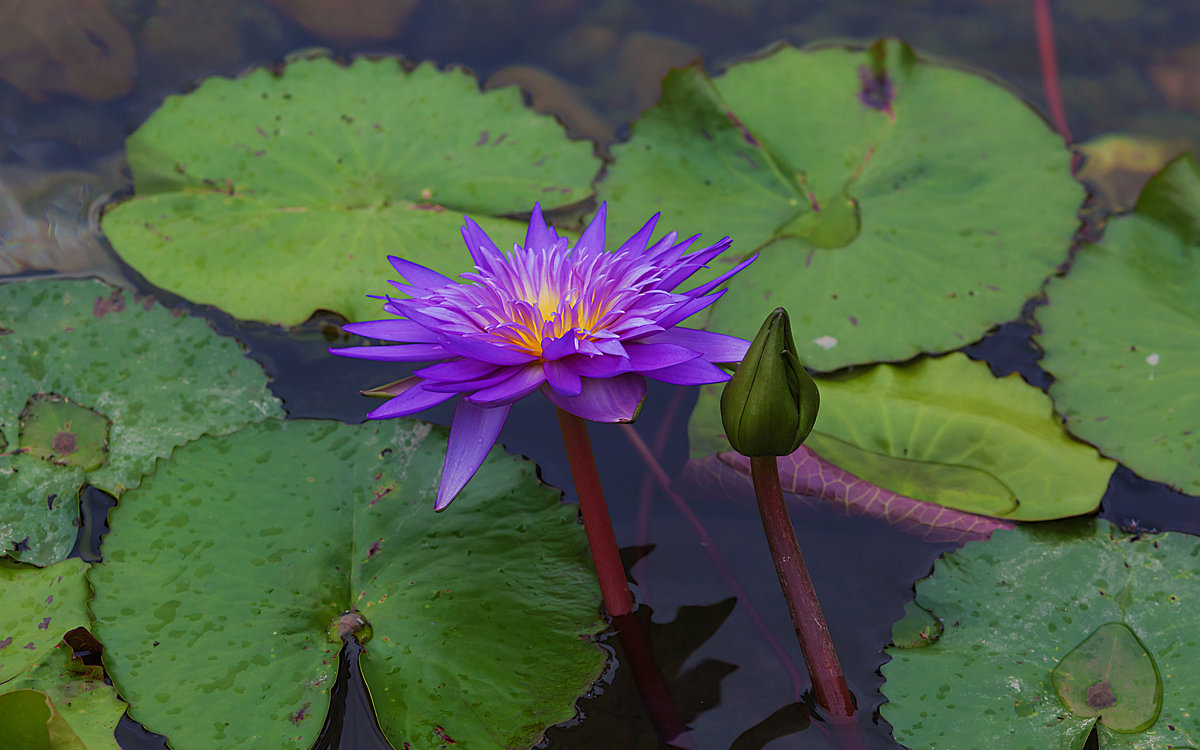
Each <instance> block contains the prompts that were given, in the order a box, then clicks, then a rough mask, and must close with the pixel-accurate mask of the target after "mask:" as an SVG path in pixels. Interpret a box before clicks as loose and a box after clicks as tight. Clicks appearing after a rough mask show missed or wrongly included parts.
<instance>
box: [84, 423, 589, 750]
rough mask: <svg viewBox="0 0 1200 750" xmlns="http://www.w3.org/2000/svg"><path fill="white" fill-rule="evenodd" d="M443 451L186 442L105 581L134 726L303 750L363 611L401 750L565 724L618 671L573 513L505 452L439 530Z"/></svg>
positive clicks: (351, 441) (312, 437)
mask: <svg viewBox="0 0 1200 750" xmlns="http://www.w3.org/2000/svg"><path fill="white" fill-rule="evenodd" d="M445 435H446V433H445V430H442V429H435V428H431V427H430V426H429V425H427V424H423V423H419V422H413V421H408V420H388V421H384V422H372V423H368V424H366V425H359V426H351V425H344V424H341V423H337V422H320V421H305V420H297V421H289V422H281V421H276V420H270V421H267V422H262V423H258V424H254V425H250V426H249V427H247V428H245V429H244V430H242V431H241V432H238V433H235V434H233V435H230V436H227V437H205V438H202V439H200V440H197V441H195V442H193V443H190V444H189V445H187V446H185V447H183V448H181V449H180V450H178V451H176V453H175V455H174V456H173V457H172V458H171V460H170V461H169V462H164V463H162V464H160V465H159V468H158V470H157V471H156V472H155V474H154V475H153V476H151V477H148V478H146V480H145V481H143V483H142V486H141V487H139V488H138V489H137V490H134V491H131V492H129V493H127V494H126V495H125V497H123V498H122V499H121V501H120V503H119V504H118V505H117V507H116V509H115V510H114V511H112V513H111V517H110V522H111V524H112V529H113V530H112V532H111V533H110V534H109V535H108V537H106V539H105V541H104V557H105V560H104V562H103V563H101V564H99V565H97V566H96V567H94V568H93V569H92V571H91V573H90V574H89V579H90V581H91V583H92V586H93V588H94V589H95V592H96V598H95V599H94V600H93V601H92V602H91V608H92V613H93V615H94V616H95V620H96V623H95V629H96V634H97V636H98V637H99V638H100V640H101V641H102V642H103V643H104V647H105V651H104V660H105V664H106V666H107V667H108V670H109V674H110V675H111V676H112V679H113V682H114V684H115V685H116V686H117V688H118V690H119V691H120V692H121V695H123V696H124V697H125V698H126V699H128V700H129V703H130V705H131V709H130V712H131V714H132V715H133V716H134V717H135V718H136V719H138V720H139V721H141V722H142V723H143V724H145V725H146V726H147V727H148V728H150V729H152V730H153V731H156V732H159V733H161V734H165V735H167V737H168V738H169V739H170V742H171V746H172V747H174V748H177V749H178V750H188V749H189V748H202V749H206V748H213V747H222V748H230V750H233V749H235V748H258V747H263V746H270V747H272V748H304V749H307V748H308V747H310V746H311V745H312V742H313V740H314V738H315V737H316V735H317V733H318V731H319V730H320V728H321V723H322V721H323V720H324V717H325V714H326V712H327V708H328V703H329V689H330V687H331V683H332V678H333V675H334V672H335V669H336V664H335V662H336V654H337V650H338V644H337V643H336V642H335V640H336V639H334V638H331V637H330V636H329V634H328V631H329V629H330V627H331V624H332V623H334V622H335V621H336V620H338V619H339V616H340V615H341V614H342V613H343V612H345V611H347V610H351V609H353V610H355V611H357V613H358V614H359V615H360V616H361V617H362V618H365V620H366V621H367V623H368V624H369V628H368V629H367V630H364V631H363V632H369V633H370V638H369V640H368V641H367V642H366V650H365V652H364V654H363V656H362V658H361V661H360V665H361V668H362V673H363V676H364V678H365V679H366V682H367V685H368V687H369V688H370V690H371V695H372V697H373V699H374V702H375V709H376V712H377V713H378V715H379V722H380V725H381V727H382V728H383V731H384V733H385V734H386V736H387V737H388V739H389V740H390V742H391V743H392V745H393V746H394V747H396V748H402V747H405V746H408V747H411V748H414V750H416V749H422V748H437V747H443V746H444V745H445V744H449V740H450V739H452V740H454V742H455V743H457V744H458V745H459V746H461V747H526V746H529V745H532V744H534V743H535V742H537V741H538V738H539V737H540V736H541V733H542V731H543V729H545V727H547V726H549V725H551V724H554V723H557V722H560V721H564V720H566V719H569V718H570V717H571V716H572V715H573V714H574V703H575V699H576V698H577V697H578V696H579V695H580V694H582V693H583V692H585V691H586V690H587V689H588V688H589V686H590V685H591V683H592V681H593V680H594V679H596V677H597V676H598V675H599V673H600V670H601V668H602V666H603V663H604V655H603V652H602V651H601V650H600V649H599V648H598V647H597V646H596V645H594V644H593V643H591V642H589V636H590V635H591V634H594V633H596V632H597V631H598V630H600V629H601V628H602V627H603V622H602V621H601V620H600V617H599V602H600V597H599V587H598V585H597V583H596V578H595V574H594V572H592V569H591V564H590V561H589V558H588V554H587V545H586V540H585V537H584V533H583V529H582V527H581V526H580V525H579V523H578V521H577V520H576V511H575V507H574V506H570V505H565V504H563V503H562V502H560V500H559V493H558V492H557V491H555V490H553V489H551V488H550V487H547V486H545V485H542V484H540V483H539V482H538V480H537V477H536V474H535V471H534V465H533V464H532V463H530V462H528V461H525V460H521V459H518V458H513V457H509V456H506V455H504V452H503V451H502V450H501V449H500V448H495V449H494V450H493V451H492V453H491V454H490V455H489V456H488V459H487V460H486V462H485V463H484V465H483V468H481V469H480V472H479V473H478V474H477V475H476V477H475V479H474V480H473V481H472V482H471V484H470V486H469V487H468V488H467V489H466V490H464V492H463V494H462V495H460V496H459V498H458V499H457V500H456V501H455V503H454V505H453V506H452V507H451V508H450V509H448V510H447V511H446V512H444V513H441V514H435V513H434V511H433V502H434V497H435V494H436V491H437V484H438V475H439V472H440V469H441V465H442V459H443V456H444V454H445V450H446V437H445ZM181 685H187V686H188V687H187V690H185V691H181V690H180V686H181Z"/></svg>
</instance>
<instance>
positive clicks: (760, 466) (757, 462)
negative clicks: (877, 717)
mask: <svg viewBox="0 0 1200 750" xmlns="http://www.w3.org/2000/svg"><path fill="white" fill-rule="evenodd" d="M750 473H751V476H752V477H753V478H754V494H755V495H756V496H757V497H758V510H759V513H760V514H761V516H762V522H763V530H764V531H766V534H767V544H768V546H769V547H770V548H771V557H772V558H774V560H775V572H776V573H777V574H778V575H779V585H780V587H782V588H783V598H784V599H785V600H786V601H787V605H788V611H790V612H791V614H792V625H793V626H794V627H795V628H796V637H797V638H798V639H799V641H800V651H801V652H802V653H803V654H804V664H805V666H806V667H808V675H809V677H810V678H812V682H813V690H814V691H815V692H816V696H817V702H818V703H820V704H821V705H822V706H824V707H825V708H826V710H828V711H829V712H830V714H831V715H832V716H834V717H846V716H852V715H853V714H854V697H853V696H851V695H850V689H849V688H848V687H846V678H845V676H844V675H843V674H842V666H841V664H840V663H839V662H838V658H837V653H836V652H835V651H834V650H833V640H832V639H831V638H830V637H829V627H828V626H827V625H826V624H825V615H823V614H822V613H821V604H820V602H819V601H817V592H816V590H815V589H813V585H812V579H811V578H809V576H808V567H807V566H806V565H805V564H804V556H803V555H801V554H800V545H799V543H798V542H797V541H796V532H795V530H794V529H793V528H792V520H791V519H790V518H789V517H788V513H787V507H786V506H785V505H784V502H783V488H782V487H781V486H780V484H779V465H778V462H777V459H776V457H775V456H754V457H751V459H750Z"/></svg>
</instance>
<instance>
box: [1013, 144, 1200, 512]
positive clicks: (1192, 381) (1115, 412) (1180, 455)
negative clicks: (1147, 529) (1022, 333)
mask: <svg viewBox="0 0 1200 750" xmlns="http://www.w3.org/2000/svg"><path fill="white" fill-rule="evenodd" d="M1046 297H1047V299H1048V304H1046V305H1044V306H1043V307H1040V308H1038V310H1037V312H1036V313H1035V314H1036V316H1037V320H1038V324H1039V326H1040V328H1041V331H1042V332H1041V333H1039V334H1038V335H1037V336H1036V339H1037V343H1038V345H1039V346H1041V348H1042V349H1044V350H1045V352H1046V353H1045V356H1044V357H1043V358H1042V367H1044V368H1045V369H1046V371H1047V372H1049V373H1050V374H1051V375H1053V376H1054V383H1053V384H1052V385H1051V386H1050V396H1051V397H1052V398H1053V399H1054V404H1055V407H1056V408H1057V409H1058V411H1059V413H1061V414H1062V416H1063V418H1064V419H1065V420H1066V425H1067V429H1068V430H1070V431H1071V432H1072V433H1073V434H1075V435H1078V436H1079V437H1080V438H1082V439H1083V440H1086V441H1088V442H1089V443H1092V444H1093V445H1095V446H1096V447H1098V448H1099V449H1100V452H1101V453H1103V454H1104V455H1106V456H1111V457H1113V458H1115V459H1117V460H1119V461H1120V462H1121V463H1123V464H1125V465H1126V466H1128V467H1129V468H1131V469H1133V470H1134V471H1135V472H1137V473H1138V474H1140V475H1141V476H1143V477H1145V478H1147V479H1152V480H1155V481H1158V482H1164V483H1166V484H1168V485H1170V486H1172V487H1174V488H1176V489H1178V490H1182V491H1183V492H1186V493H1189V494H1192V495H1200V388H1197V387H1196V386H1197V383H1200V166H1197V164H1196V161H1195V160H1194V159H1193V158H1192V157H1191V156H1190V155H1185V156H1181V157H1179V158H1177V159H1175V160H1174V161H1172V162H1171V163H1170V164H1168V165H1167V166H1166V167H1165V168H1164V169H1163V170H1162V171H1161V172H1160V173H1158V175H1156V176H1155V177H1153V178H1151V180H1150V181H1149V182H1148V183H1147V184H1146V187H1145V189H1143V190H1142V194H1141V198H1140V199H1139V200H1138V204H1137V209H1136V210H1135V211H1134V212H1133V213H1132V214H1130V215H1128V216H1124V217H1119V218H1115V219H1113V220H1111V221H1110V222H1109V223H1108V226H1107V228H1106V229H1105V231H1104V238H1103V240H1102V241H1101V242H1100V243H1098V244H1095V245H1084V246H1083V247H1082V248H1080V250H1079V252H1078V253H1077V254H1076V256H1075V259H1074V261H1073V262H1072V264H1071V269H1070V272H1069V273H1068V274H1067V275H1066V276H1065V277H1062V278H1055V279H1052V280H1051V281H1050V283H1049V285H1047V287H1046Z"/></svg>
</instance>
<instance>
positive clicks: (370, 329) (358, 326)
mask: <svg viewBox="0 0 1200 750" xmlns="http://www.w3.org/2000/svg"><path fill="white" fill-rule="evenodd" d="M342 330H343V331H345V332H346V333H353V334H354V335H356V336H365V337H366V338H369V339H380V340H382V341H405V342H408V343H414V344H432V343H433V342H435V341H437V334H435V333H434V332H433V331H430V330H429V329H427V328H425V327H424V326H421V325H419V324H417V323H414V322H413V321H411V320H367V321H364V322H362V323H347V324H346V325H344V326H342Z"/></svg>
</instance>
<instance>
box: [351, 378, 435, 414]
mask: <svg viewBox="0 0 1200 750" xmlns="http://www.w3.org/2000/svg"><path fill="white" fill-rule="evenodd" d="M453 395H454V394H453V393H433V392H432V391H427V390H425V389H424V388H422V387H421V385H420V384H417V385H414V386H413V387H412V388H409V389H408V390H407V391H404V392H403V393H401V394H400V395H398V396H395V397H393V398H390V399H388V400H387V403H385V404H384V405H383V406H381V407H379V408H378V409H376V410H374V411H372V412H371V413H370V414H368V415H367V417H369V418H371V419H390V418H391V417H407V416H408V415H409V414H416V413H417V412H419V411H425V410H426V409H428V408H430V407H433V406H437V405H438V404H440V403H442V402H443V401H445V400H446V399H448V398H450V397H451V396H453Z"/></svg>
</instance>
